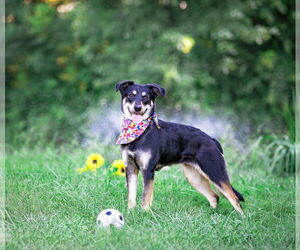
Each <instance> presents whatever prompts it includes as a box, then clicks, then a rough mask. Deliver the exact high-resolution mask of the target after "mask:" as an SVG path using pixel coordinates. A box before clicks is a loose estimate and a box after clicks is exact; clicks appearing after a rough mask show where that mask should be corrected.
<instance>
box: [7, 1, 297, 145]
mask: <svg viewBox="0 0 300 250" xmlns="http://www.w3.org/2000/svg"><path fill="white" fill-rule="evenodd" d="M294 4H295V3H294V1H291V0H288V1H284V2H282V1H278V0H263V1H258V0H256V1H243V2H241V1H235V0H229V1H226V2H216V1H186V2H178V1H176V0H170V1H137V0H132V1H117V0H113V1H107V0H87V1H63V0H62V1H53V0H49V1H43V2H41V1H38V0H35V1H33V0H32V1H31V0H28V1H17V0H10V1H6V13H7V25H6V49H7V52H6V64H7V68H6V80H7V85H6V90H7V115H8V116H7V122H8V126H7V128H8V130H7V136H8V139H9V141H12V140H15V138H14V137H15V135H18V134H19V133H21V132H22V131H29V130H30V128H31V127H33V125H35V124H37V123H39V124H41V125H42V126H39V131H36V133H38V134H40V135H41V137H44V138H45V139H46V140H49V138H51V137H52V135H53V133H54V131H58V133H59V135H58V136H57V138H58V139H57V141H59V142H61V141H65V140H66V138H68V137H69V136H71V134H70V133H69V132H70V131H72V130H71V129H68V128H73V127H79V126H80V125H81V124H82V122H84V117H81V114H82V113H84V112H85V111H86V109H87V107H90V106H96V105H99V99H100V103H106V102H112V101H117V100H118V98H119V96H118V95H116V94H115V93H114V86H113V84H114V83H116V82H118V81H120V80H123V79H133V80H135V81H138V82H143V83H148V82H156V83H159V84H161V85H163V86H164V87H166V89H167V92H168V93H169V94H168V97H167V98H165V99H164V100H161V101H162V102H163V103H164V105H165V106H167V107H169V108H174V107H176V108H177V109H182V108H188V109H199V108H201V109H208V107H209V108H217V107H226V108H225V109H228V110H234V112H236V113H238V114H244V116H245V117H247V118H249V119H250V120H251V121H256V122H261V121H264V122H269V121H272V119H275V118H276V120H277V123H276V124H275V125H274V126H277V127H280V126H282V124H283V123H284V121H283V119H282V117H284V116H285V114H286V113H287V112H290V110H292V111H291V112H292V114H293V113H294V112H293V108H292V105H293V103H292V102H291V99H292V93H293V88H294V78H295V74H294V51H295V48H294V28H295V27H294V15H295V11H294ZM65 10H71V11H68V12H66V11H65ZM278 113H280V114H282V116H280V117H278V116H277V114H278ZM74 117H77V119H73V118H74ZM64 128H67V129H64ZM19 143H20V141H19Z"/></svg>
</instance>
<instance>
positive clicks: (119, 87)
mask: <svg viewBox="0 0 300 250" xmlns="http://www.w3.org/2000/svg"><path fill="white" fill-rule="evenodd" d="M133 84H134V81H127V80H125V81H122V82H118V83H117V84H116V92H118V91H121V92H122V91H123V90H124V89H126V88H127V87H128V86H131V85H133Z"/></svg>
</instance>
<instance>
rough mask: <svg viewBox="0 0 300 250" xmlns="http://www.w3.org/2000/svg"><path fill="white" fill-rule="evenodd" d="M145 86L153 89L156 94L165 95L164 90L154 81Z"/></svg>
mask: <svg viewBox="0 0 300 250" xmlns="http://www.w3.org/2000/svg"><path fill="white" fill-rule="evenodd" d="M147 86H148V87H149V88H150V89H151V90H152V91H153V93H154V94H155V95H156V96H165V95H166V90H165V89H164V88H162V87H161V86H159V85H158V84H155V83H149V84H147Z"/></svg>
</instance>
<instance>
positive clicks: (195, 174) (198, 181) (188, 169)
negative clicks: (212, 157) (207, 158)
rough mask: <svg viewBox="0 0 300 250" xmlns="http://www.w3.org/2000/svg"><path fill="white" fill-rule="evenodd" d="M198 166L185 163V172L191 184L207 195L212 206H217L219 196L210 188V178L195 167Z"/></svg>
mask: <svg viewBox="0 0 300 250" xmlns="http://www.w3.org/2000/svg"><path fill="white" fill-rule="evenodd" d="M197 167H198V166H192V165H188V164H183V173H184V175H185V177H186V179H187V180H188V182H189V183H190V184H191V186H192V187H193V188H195V189H196V190H197V191H198V192H199V193H200V194H202V195H203V196H204V197H206V199H207V200H208V201H209V204H210V206H211V207H212V208H217V205H218V201H219V196H218V195H217V194H216V193H215V192H214V191H213V190H212V189H211V188H210V185H209V181H208V179H207V178H206V177H204V176H203V175H202V174H200V173H199V171H198V170H197V169H195V168H197Z"/></svg>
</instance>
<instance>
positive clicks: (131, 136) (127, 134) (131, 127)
mask: <svg viewBox="0 0 300 250" xmlns="http://www.w3.org/2000/svg"><path fill="white" fill-rule="evenodd" d="M152 119H153V120H154V121H155V123H156V126H157V128H160V127H159V125H158V119H157V114H156V113H153V115H151V116H149V117H148V118H147V119H146V120H143V121H141V122H140V123H135V122H133V121H132V120H131V119H128V118H125V117H124V120H123V124H122V132H121V134H120V136H119V138H118V140H117V142H116V144H128V143H130V142H132V141H134V140H135V139H137V138H139V137H140V136H141V135H142V134H143V133H144V132H145V130H146V128H148V126H149V124H150V122H151V120H152Z"/></svg>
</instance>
